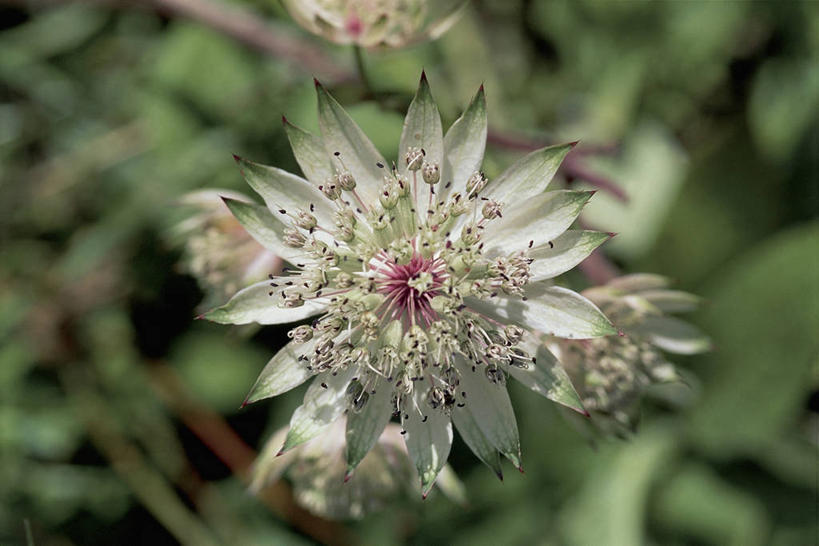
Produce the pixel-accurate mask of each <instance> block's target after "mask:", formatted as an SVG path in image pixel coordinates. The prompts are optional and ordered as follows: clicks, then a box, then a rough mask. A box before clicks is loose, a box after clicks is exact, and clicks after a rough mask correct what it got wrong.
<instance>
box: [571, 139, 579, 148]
mask: <svg viewBox="0 0 819 546" xmlns="http://www.w3.org/2000/svg"><path fill="white" fill-rule="evenodd" d="M578 144H580V141H579V140H575V141H572V142H569V147H570V148H574V147H575V146H577V145H578Z"/></svg>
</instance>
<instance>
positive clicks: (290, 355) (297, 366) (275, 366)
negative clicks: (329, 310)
mask: <svg viewBox="0 0 819 546" xmlns="http://www.w3.org/2000/svg"><path fill="white" fill-rule="evenodd" d="M317 340H318V338H313V339H311V340H310V341H308V342H307V343H302V344H297V343H295V342H293V341H291V342H290V343H288V344H287V345H285V346H284V347H282V348H281V349H280V350H279V352H278V353H276V355H275V356H274V357H273V358H271V359H270V361H269V362H268V363H267V365H266V366H265V367H264V369H263V370H262V373H260V374H259V378H258V379H256V383H254V384H253V387H252V388H251V389H250V393H248V395H247V397H246V398H245V402H244V405H247V404H251V403H253V402H257V401H259V400H262V399H264V398H270V397H271V396H278V395H279V394H282V393H285V392H287V391H289V390H290V389H294V388H296V387H298V386H299V385H301V384H302V383H304V382H305V381H307V379H308V378H310V377H312V376H313V375H315V374H314V372H311V371H310V370H308V369H307V362H304V361H300V360H299V357H300V356H302V355H306V354H309V353H310V352H311V351H312V350H313V349H314V348H315V346H316V341H317Z"/></svg>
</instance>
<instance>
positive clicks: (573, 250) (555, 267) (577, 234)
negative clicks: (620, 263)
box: [528, 230, 611, 282]
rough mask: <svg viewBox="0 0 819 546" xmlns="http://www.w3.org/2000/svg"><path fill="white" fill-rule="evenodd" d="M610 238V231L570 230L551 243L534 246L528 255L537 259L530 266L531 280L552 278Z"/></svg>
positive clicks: (580, 260) (581, 259)
mask: <svg viewBox="0 0 819 546" xmlns="http://www.w3.org/2000/svg"><path fill="white" fill-rule="evenodd" d="M610 238H611V235H609V234H608V233H602V232H599V231H579V230H568V231H564V232H563V233H562V234H561V235H558V236H557V237H555V238H554V240H552V241H550V242H551V244H549V243H546V244H543V245H540V246H537V247H534V248H532V250H530V251H529V252H528V255H529V257H530V258H533V259H534V260H535V261H534V262H532V264H531V265H530V266H529V276H530V281H531V282H534V281H540V280H543V279H551V278H553V277H557V276H558V275H560V274H561V273H565V272H566V271H568V270H570V269H571V268H573V267H574V266H576V265H577V264H579V263H580V262H582V261H583V260H585V259H586V258H587V257H588V256H589V254H591V253H592V252H594V249H595V248H597V247H598V246H600V245H601V244H603V243H604V242H605V241H607V240H608V239H610Z"/></svg>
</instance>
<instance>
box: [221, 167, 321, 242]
mask: <svg viewBox="0 0 819 546" xmlns="http://www.w3.org/2000/svg"><path fill="white" fill-rule="evenodd" d="M236 162H237V163H238V164H239V167H240V168H241V170H242V176H244V177H245V180H246V181H247V183H248V184H249V185H250V187H251V188H253V189H254V190H255V191H256V193H258V194H259V195H261V196H262V199H264V202H265V204H266V205H267V208H269V209H270V212H272V213H273V214H274V215H275V217H276V218H277V219H279V220H281V221H282V222H289V220H290V218H291V217H292V216H293V215H295V214H296V213H297V212H298V211H300V210H303V211H310V205H313V210H312V211H310V212H311V213H312V214H313V216H315V217H316V219H317V220H318V222H319V224H321V225H324V226H332V225H333V215H332V208H331V206H330V203H329V202H328V201H327V198H326V197H325V196H324V194H322V193H321V191H319V189H318V187H316V186H313V185H312V184H310V182H308V181H307V180H305V179H304V178H302V177H300V176H296V175H295V174H292V173H289V172H287V171H285V170H282V169H279V168H277V167H269V166H267V165H262V164H260V163H253V162H252V161H248V160H246V159H242V158H240V157H237V158H236ZM282 211H283V212H282Z"/></svg>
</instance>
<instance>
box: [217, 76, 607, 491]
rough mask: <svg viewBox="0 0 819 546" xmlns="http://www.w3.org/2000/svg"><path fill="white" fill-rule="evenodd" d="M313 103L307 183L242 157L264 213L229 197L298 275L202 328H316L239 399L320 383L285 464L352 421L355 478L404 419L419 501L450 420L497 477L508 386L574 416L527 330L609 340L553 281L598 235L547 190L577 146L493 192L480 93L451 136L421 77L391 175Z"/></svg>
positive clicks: (509, 449)
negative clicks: (388, 430) (315, 126)
mask: <svg viewBox="0 0 819 546" xmlns="http://www.w3.org/2000/svg"><path fill="white" fill-rule="evenodd" d="M317 91H318V107H319V125H320V128H321V137H317V136H314V135H311V134H309V133H307V132H305V131H304V130H302V129H299V128H297V127H295V126H293V125H291V124H289V123H287V122H285V127H286V129H287V133H288V136H289V137H290V141H291V144H292V145H293V151H294V153H295V156H296V160H297V161H298V163H299V165H300V166H301V168H302V171H303V172H304V173H305V175H306V176H307V179H304V178H301V177H299V176H296V175H293V174H290V173H287V172H285V171H283V170H280V169H277V168H275V167H266V166H263V165H258V164H255V163H251V162H249V161H246V160H243V159H238V158H237V160H238V162H239V164H240V166H241V169H242V172H243V174H244V176H245V178H246V179H247V181H248V183H249V184H250V185H251V187H253V189H254V190H256V191H257V192H258V193H259V194H260V195H261V196H262V198H263V199H264V201H265V203H266V204H267V208H266V209H265V208H263V207H259V206H254V205H248V204H246V203H240V202H236V201H231V200H228V204H229V206H230V208H231V210H232V211H233V212H234V214H235V215H236V218H237V219H238V220H239V222H241V223H242V224H243V225H244V226H245V228H246V229H247V230H248V232H249V233H250V234H251V235H252V236H253V237H255V238H256V240H258V241H259V242H260V243H262V244H263V245H265V246H266V247H267V248H269V249H270V250H272V251H274V252H277V253H279V254H280V255H282V256H284V257H285V258H286V259H288V260H289V261H291V262H292V263H293V264H294V265H295V266H296V268H297V269H295V270H294V271H292V272H291V273H290V274H288V275H286V276H281V277H271V279H270V280H269V281H268V282H261V283H257V284H255V285H252V286H249V287H248V288H245V289H244V290H242V291H240V292H239V293H237V294H236V295H235V296H234V297H233V298H232V299H231V300H230V301H229V302H228V303H226V304H225V305H223V306H222V307H219V308H217V309H214V310H213V311H211V312H210V313H208V314H207V315H206V316H207V317H208V318H210V319H212V320H215V321H218V322H223V323H234V324H243V323H248V322H258V323H262V324H281V323H287V322H292V321H297V320H301V319H304V318H306V317H309V316H316V319H315V320H314V321H313V323H312V325H310V326H307V325H302V326H299V327H297V328H294V329H293V330H291V331H290V337H291V339H292V341H291V342H290V343H289V344H288V345H287V346H286V347H284V348H283V349H282V350H281V352H279V353H278V354H277V355H276V356H275V357H273V359H272V360H271V361H270V363H269V364H268V365H267V367H265V369H264V370H263V371H262V374H261V376H260V377H259V379H258V381H257V382H256V385H254V387H253V388H252V390H251V392H250V394H249V396H248V399H247V401H248V402H253V401H256V400H260V399H262V398H267V397H270V396H276V395H278V394H281V393H283V392H285V391H287V390H289V389H292V388H293V387H296V386H297V385H299V384H301V383H302V382H304V381H305V380H307V379H308V378H310V377H313V376H315V379H314V380H313V383H312V384H311V386H310V387H309V388H308V390H307V393H306V394H305V397H304V403H303V404H302V406H301V407H299V408H298V409H297V410H296V412H295V413H294V414H293V417H292V420H291V422H290V430H289V433H288V434H287V437H286V439H285V441H284V445H283V447H282V451H287V450H289V449H291V448H293V447H295V446H297V445H299V444H301V443H303V442H306V441H308V440H310V439H311V438H314V437H315V436H317V435H319V434H322V433H323V431H325V430H327V428H328V427H329V426H330V425H331V424H332V423H333V422H335V421H336V420H338V419H339V418H341V417H342V416H343V415H345V414H346V415H347V424H346V430H347V433H346V438H347V447H346V450H345V457H346V463H347V466H348V471H349V472H352V471H353V469H354V468H355V467H356V465H357V464H358V463H359V462H360V461H361V460H362V459H363V458H364V456H365V455H366V454H367V452H368V451H369V450H370V448H371V447H372V446H373V445H374V444H375V442H376V440H377V439H378V437H379V436H380V434H381V432H382V431H383V430H384V427H385V426H386V425H387V423H388V421H389V420H390V417H391V416H392V415H393V414H396V413H397V414H398V416H399V417H400V421H401V426H402V429H403V430H402V434H403V436H404V440H405V441H406V445H407V450H408V452H409V455H410V458H411V459H412V461H413V462H414V464H415V466H416V468H417V470H418V473H419V475H420V476H421V481H422V486H423V491H424V494H426V492H427V491H429V489H430V487H432V484H433V483H434V481H435V478H436V476H437V474H438V472H439V471H440V470H441V468H442V467H443V466H444V464H445V462H446V460H447V457H448V455H449V450H450V446H451V444H452V435H453V423H454V425H455V428H457V429H458V430H459V432H460V434H461V435H462V436H463V438H464V440H465V441H466V443H467V444H468V445H469V446H470V447H471V448H472V450H473V451H474V452H475V453H476V455H477V456H478V457H480V458H481V460H483V461H484V462H486V463H487V464H488V465H489V466H490V467H492V468H493V469H494V470H496V471H497V472H498V473H500V466H499V462H498V453H500V454H502V455H504V456H506V457H507V458H509V459H510V460H511V461H512V462H513V463H514V464H515V465H516V466H520V443H519V439H518V432H517V426H516V423H515V417H514V413H513V410H512V404H511V402H510V400H509V396H508V395H507V392H506V386H505V385H506V379H507V377H508V376H512V377H513V378H515V379H518V380H520V381H521V382H522V383H523V384H525V385H526V386H527V387H529V388H531V389H532V390H534V391H535V392H538V393H540V394H542V395H544V396H546V397H548V398H550V399H552V400H555V401H557V402H559V403H561V404H565V405H567V406H570V407H573V408H575V409H577V410H578V411H581V412H583V411H584V410H583V409H582V405H581V403H580V400H579V398H578V396H577V394H576V392H575V391H574V388H573V387H572V385H571V383H570V381H569V378H568V376H567V375H566V373H565V372H564V371H563V369H562V368H561V366H560V365H559V364H558V362H557V361H556V360H555V358H554V357H553V356H552V355H551V354H550V353H549V352H548V350H546V349H545V348H544V347H540V346H539V343H538V340H537V338H536V337H535V336H534V334H533V332H534V331H539V332H543V333H547V334H551V335H556V336H561V337H566V338H574V339H586V338H595V337H601V336H606V335H610V334H613V333H616V330H615V329H614V327H613V326H612V324H611V323H610V322H609V320H608V319H607V318H606V317H605V316H604V315H603V313H601V311H600V310H599V309H598V308H597V307H596V306H595V305H594V304H593V303H592V302H590V301H589V300H588V299H586V298H585V297H583V296H581V295H580V294H577V293H575V292H572V291H571V290H568V289H566V288H562V287H559V286H555V285H554V284H553V283H552V281H551V280H550V279H552V278H553V277H555V276H556V275H559V274H561V273H564V272H565V271H567V270H569V269H571V268H572V267H574V266H575V265H577V264H578V263H579V262H580V261H581V260H582V259H583V258H585V257H586V256H588V255H589V254H590V253H591V252H592V251H593V250H594V249H595V248H596V247H597V246H598V245H600V244H601V243H602V242H603V241H604V240H606V239H607V238H608V235H606V234H600V233H596V232H589V231H573V230H569V227H570V226H571V225H572V223H573V222H574V220H575V219H576V218H577V216H578V214H579V213H580V211H581V209H582V208H583V205H584V204H585V203H586V202H587V201H588V199H589V197H590V196H591V193H590V192H582V191H565V190H561V191H546V189H547V186H548V184H549V182H550V180H551V179H552V177H553V176H554V174H555V172H556V171H557V168H558V167H559V165H560V162H561V161H562V159H563V158H564V157H565V155H566V154H567V153H568V151H569V150H570V149H571V147H572V145H564V146H553V147H548V148H543V149H541V150H537V151H535V152H533V153H531V154H529V155H528V156H526V157H524V158H522V159H521V160H520V161H518V162H517V163H516V164H514V165H512V166H511V167H510V168H509V169H508V170H507V171H506V172H504V173H503V174H501V175H500V176H499V177H498V178H496V179H494V180H488V179H487V178H486V177H485V176H484V174H483V173H482V172H481V171H480V168H481V162H482V159H483V150H484V147H485V142H486V104H485V100H484V92H483V88H481V89H480V90H479V91H478V93H477V94H476V95H475V97H474V99H473V100H472V102H471V104H470V105H469V107H468V108H467V109H466V111H465V112H464V114H463V115H462V116H461V117H460V118H459V119H458V120H457V121H456V122H455V123H454V124H453V125H452V127H451V128H450V129H449V131H448V132H447V133H446V135H444V133H443V130H442V127H441V120H440V116H439V114H438V109H437V107H436V105H435V103H434V101H433V99H432V95H431V93H430V90H429V86H428V84H427V81H426V78H425V77H424V76H423V75H422V77H421V82H420V85H419V88H418V92H417V94H416V95H415V98H414V100H413V101H412V104H411V105H410V108H409V112H408V114H407V118H406V121H405V123H404V130H403V133H402V135H401V140H400V149H399V154H398V158H397V162H396V163H389V162H388V161H387V160H385V159H384V158H383V157H382V156H381V154H380V153H379V152H378V151H377V150H376V148H375V146H373V144H372V142H370V140H369V139H368V138H367V137H366V135H364V133H363V132H362V131H361V130H360V129H359V128H358V126H357V125H356V124H355V123H354V122H353V121H352V120H351V119H350V117H349V116H348V115H347V114H346V112H345V111H344V110H343V109H342V107H341V106H340V105H339V104H338V103H337V102H336V101H335V100H334V99H333V98H332V97H331V96H330V95H329V94H328V93H327V91H326V90H325V89H324V88H323V87H321V86H320V85H318V84H317Z"/></svg>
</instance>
